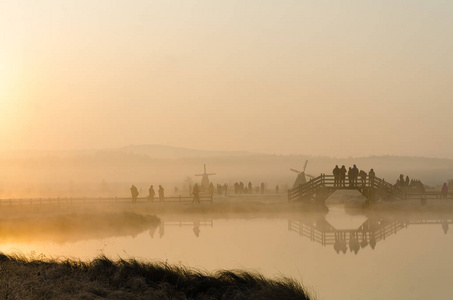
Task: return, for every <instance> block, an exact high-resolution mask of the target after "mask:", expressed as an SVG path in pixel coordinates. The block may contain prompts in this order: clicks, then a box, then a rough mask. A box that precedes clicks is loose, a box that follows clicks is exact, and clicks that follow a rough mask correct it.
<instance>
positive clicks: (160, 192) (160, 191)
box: [159, 185, 165, 202]
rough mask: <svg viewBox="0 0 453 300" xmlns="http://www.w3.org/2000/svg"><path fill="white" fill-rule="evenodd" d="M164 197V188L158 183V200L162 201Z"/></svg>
mask: <svg viewBox="0 0 453 300" xmlns="http://www.w3.org/2000/svg"><path fill="white" fill-rule="evenodd" d="M164 197H165V196H164V188H163V187H162V186H161V185H159V201H160V202H163V201H164Z"/></svg>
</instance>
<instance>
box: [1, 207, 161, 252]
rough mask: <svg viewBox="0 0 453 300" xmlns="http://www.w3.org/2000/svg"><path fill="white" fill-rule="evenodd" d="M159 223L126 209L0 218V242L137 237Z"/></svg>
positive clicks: (58, 241) (60, 242) (62, 242)
mask: <svg viewBox="0 0 453 300" xmlns="http://www.w3.org/2000/svg"><path fill="white" fill-rule="evenodd" d="M159 223H160V220H159V218H157V217H156V216H153V215H141V214H136V213H129V212H122V213H102V214H100V213H92V214H89V213H88V214H75V213H72V214H63V215H57V216H37V217H24V218H13V219H0V244H4V243H33V242H39V241H52V242H55V243H59V244H64V243H68V242H71V243H74V242H78V241H84V240H99V239H104V238H109V237H127V236H131V237H136V236H137V235H138V234H140V233H141V232H144V231H146V230H150V231H155V230H156V228H157V227H158V225H159Z"/></svg>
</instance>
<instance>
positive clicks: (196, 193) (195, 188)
mask: <svg viewBox="0 0 453 300" xmlns="http://www.w3.org/2000/svg"><path fill="white" fill-rule="evenodd" d="M192 193H193V200H192V203H200V190H199V188H198V184H196V183H195V185H194V186H193V192H192Z"/></svg>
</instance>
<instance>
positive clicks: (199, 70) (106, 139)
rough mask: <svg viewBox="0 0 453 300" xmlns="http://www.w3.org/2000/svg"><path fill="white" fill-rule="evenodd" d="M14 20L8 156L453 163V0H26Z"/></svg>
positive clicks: (4, 147)
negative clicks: (223, 153) (176, 149)
mask: <svg viewBox="0 0 453 300" xmlns="http://www.w3.org/2000/svg"><path fill="white" fill-rule="evenodd" d="M339 3H340V4H339ZM0 26H1V28H2V32H1V35H0V120H1V122H2V123H1V125H2V126H1V128H0V151H10V150H17V149H47V150H54V149H86V148H90V149H92V148H109V147H118V146H124V145H128V144H164V145H173V146H181V147H186V148H198V149H211V150H249V151H259V152H266V153H282V154H288V153H303V154H312V155H329V156H342V157H348V156H367V155H382V154H394V155H416V156H434V157H448V158H453V135H452V134H451V130H452V129H453V117H452V116H453V87H452V84H451V78H453V54H452V53H453V47H452V46H453V39H452V38H451V37H452V36H453V2H451V1H440V0H437V1H341V2H338V1H268V0H262V1H213V0H211V1H172V0H165V1H151V0H150V1H96V0H90V1H81V0H79V1H18V0H15V1H1V2H0Z"/></svg>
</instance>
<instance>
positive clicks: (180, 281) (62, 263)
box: [0, 254, 310, 299]
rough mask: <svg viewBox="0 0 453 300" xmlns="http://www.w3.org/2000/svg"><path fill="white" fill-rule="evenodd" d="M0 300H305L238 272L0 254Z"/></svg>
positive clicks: (297, 291)
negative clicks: (31, 257) (203, 270)
mask: <svg viewBox="0 0 453 300" xmlns="http://www.w3.org/2000/svg"><path fill="white" fill-rule="evenodd" d="M0 298H2V299H99V298H104V299H310V298H309V296H308V295H307V293H306V292H305V291H304V289H303V288H302V286H301V285H300V284H299V283H298V282H296V281H294V280H292V279H288V278H280V279H267V278H264V277H263V276H261V275H259V274H253V273H247V272H243V271H218V272H216V273H213V274H210V273H207V272H201V271H198V270H191V269H188V268H185V267H181V266H170V265H167V264H165V263H151V262H139V261H136V260H134V259H130V260H118V261H112V260H110V259H108V258H106V257H99V258H97V259H95V260H93V261H89V262H81V261H75V260H59V261H57V260H28V259H26V258H23V257H18V256H6V255H3V254H0Z"/></svg>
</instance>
